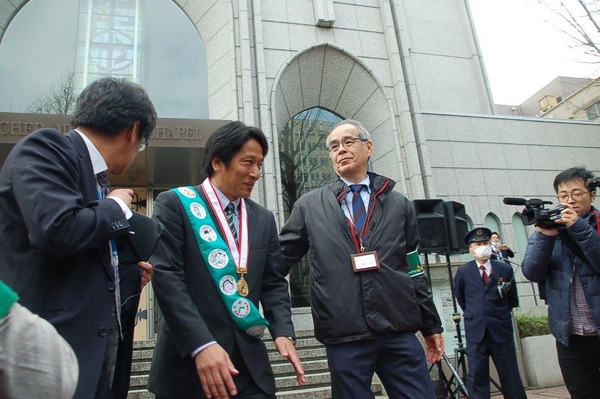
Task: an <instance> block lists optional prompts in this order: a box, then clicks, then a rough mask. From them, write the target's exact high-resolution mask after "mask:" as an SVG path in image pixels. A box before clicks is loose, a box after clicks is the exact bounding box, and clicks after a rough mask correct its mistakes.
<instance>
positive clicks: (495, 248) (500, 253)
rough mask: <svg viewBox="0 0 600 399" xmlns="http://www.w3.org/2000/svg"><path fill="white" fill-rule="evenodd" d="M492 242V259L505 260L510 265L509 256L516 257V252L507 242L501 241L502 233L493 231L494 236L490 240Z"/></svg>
mask: <svg viewBox="0 0 600 399" xmlns="http://www.w3.org/2000/svg"><path fill="white" fill-rule="evenodd" d="M490 242H491V244H492V257H491V259H492V260H503V261H504V262H506V263H508V264H509V265H510V261H509V260H508V258H514V257H515V253H514V252H513V251H512V249H510V248H509V247H508V245H506V244H502V243H501V242H500V234H498V233H497V232H495V231H494V232H492V238H491V240H490Z"/></svg>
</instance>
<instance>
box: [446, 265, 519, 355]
mask: <svg viewBox="0 0 600 399" xmlns="http://www.w3.org/2000/svg"><path fill="white" fill-rule="evenodd" d="M491 263H492V275H491V276H490V281H489V283H488V285H487V286H484V285H483V280H482V279H481V275H480V271H479V266H478V265H477V263H476V261H475V260H472V261H471V262H468V263H465V264H464V265H462V266H460V267H459V268H458V271H457V272H456V278H455V280H454V284H455V294H456V299H457V300H458V303H459V305H460V307H461V308H462V310H463V316H464V321H465V334H466V338H467V342H473V343H480V342H481V341H482V340H483V336H484V334H485V331H486V329H487V330H488V332H489V333H490V336H491V337H492V339H493V340H494V342H498V343H500V342H507V341H510V340H511V339H512V337H513V329H512V320H511V315H510V312H511V310H512V308H514V307H516V306H519V296H518V293H517V284H516V283H514V282H513V284H512V286H511V288H510V290H509V291H508V293H507V294H506V295H504V298H502V297H501V296H500V293H499V292H498V282H499V280H500V278H502V280H503V281H504V282H505V283H507V282H509V281H511V280H512V278H513V271H512V268H511V267H510V266H509V265H507V264H506V263H504V262H498V261H495V260H492V261H491Z"/></svg>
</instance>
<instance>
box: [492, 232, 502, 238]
mask: <svg viewBox="0 0 600 399" xmlns="http://www.w3.org/2000/svg"><path fill="white" fill-rule="evenodd" d="M494 234H496V235H497V236H498V237H500V234H498V232H496V231H492V234H490V238H491V237H492V236H493V235H494Z"/></svg>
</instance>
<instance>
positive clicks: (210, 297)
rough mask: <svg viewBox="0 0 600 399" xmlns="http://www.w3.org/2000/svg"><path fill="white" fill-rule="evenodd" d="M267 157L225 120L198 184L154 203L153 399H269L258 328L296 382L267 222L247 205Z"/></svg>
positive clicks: (263, 147) (296, 363)
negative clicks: (158, 228) (157, 225)
mask: <svg viewBox="0 0 600 399" xmlns="http://www.w3.org/2000/svg"><path fill="white" fill-rule="evenodd" d="M267 151H268V143H267V139H266V137H265V135H264V134H263V133H262V132H261V131H260V130H259V129H257V128H254V127H250V126H245V125H244V124H243V123H241V122H232V123H229V124H227V125H225V126H223V127H221V128H219V129H218V130H217V131H215V132H214V133H213V134H212V136H211V137H210V138H209V140H208V142H207V143H206V148H205V158H204V171H205V173H206V175H208V178H207V179H206V180H205V181H204V182H203V183H202V184H200V185H198V186H188V187H179V188H176V189H173V190H169V191H167V192H164V193H161V194H160V195H159V196H158V198H157V199H156V202H155V203H154V217H155V218H156V219H157V220H159V221H160V222H161V223H162V224H163V225H164V226H165V230H164V231H165V232H164V233H163V239H162V240H161V241H160V242H159V244H158V247H157V249H156V250H155V254H154V255H153V257H152V264H153V265H154V276H153V287H154V292H155V294H156V298H157V299H158V304H159V306H160V309H161V311H162V316H163V317H162V318H161V320H160V325H159V332H158V337H157V342H156V348H155V351H154V357H153V359H152V368H151V371H150V380H149V384H148V388H149V390H150V391H152V392H154V393H155V395H156V397H157V398H158V399H160V398H178V399H179V398H206V397H210V398H217V399H218V398H224V399H225V398H229V397H235V398H247V399H250V398H252V399H274V398H275V379H274V375H273V370H272V368H271V365H270V363H269V358H268V355H267V350H266V348H265V345H264V343H263V342H262V340H261V339H260V338H261V337H262V335H263V332H264V330H265V329H266V328H268V329H269V331H270V333H271V336H272V337H274V339H275V345H276V347H277V349H278V351H279V353H280V354H281V356H283V357H285V358H287V359H288V360H289V361H290V362H291V364H292V365H293V367H294V370H295V372H296V376H297V380H298V383H299V384H304V383H305V382H306V380H305V377H304V370H303V368H302V364H301V363H300V360H299V358H298V355H297V353H296V349H295V347H294V343H295V338H294V326H293V324H292V321H291V301H290V297H289V291H288V283H287V280H286V279H285V276H283V275H282V274H281V273H279V272H278V270H280V269H281V264H282V262H283V259H282V256H281V251H280V249H279V244H278V242H277V241H278V239H277V227H276V225H275V219H274V217H273V214H272V213H271V212H270V211H268V210H267V209H265V208H263V207H261V206H260V205H258V204H256V203H255V202H253V201H252V200H250V199H249V197H250V194H251V192H252V188H253V187H254V185H255V184H256V182H257V181H258V179H259V178H260V168H261V166H262V163H263V159H264V157H265V156H266V154H267ZM260 305H262V309H263V312H264V317H263V315H261V313H260V312H259V310H258V308H259V306H260Z"/></svg>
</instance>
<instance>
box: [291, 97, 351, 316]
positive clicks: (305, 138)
mask: <svg viewBox="0 0 600 399" xmlns="http://www.w3.org/2000/svg"><path fill="white" fill-rule="evenodd" d="M341 120H342V118H340V117H339V116H338V115H336V114H334V113H333V112H330V111H328V110H326V109H324V108H320V107H315V108H310V109H307V110H304V111H302V112H300V113H298V114H296V115H295V116H294V117H293V118H292V119H290V120H289V121H288V123H287V124H286V125H285V127H284V128H283V129H281V131H280V132H279V159H280V167H281V185H282V187H283V193H282V195H283V207H284V212H285V217H286V219H287V217H289V215H290V212H291V211H292V207H293V206H294V203H295V202H296V200H298V198H300V196H301V195H302V194H305V193H307V192H309V191H310V190H312V189H313V188H317V187H321V186H323V185H324V184H326V183H328V182H332V181H334V180H335V179H336V176H335V172H334V171H333V167H332V166H331V161H330V160H329V152H328V151H327V148H326V147H325V140H326V139H327V136H328V135H329V133H330V132H331V128H332V127H333V126H334V125H335V124H337V123H338V122H340V121H341ZM309 259H310V253H309V254H307V255H306V256H305V257H304V259H302V261H301V262H300V263H299V264H297V265H295V266H294V267H293V268H292V271H291V272H290V288H291V293H292V305H293V306H294V307H302V306H309V300H308V267H309V266H308V262H309Z"/></svg>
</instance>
